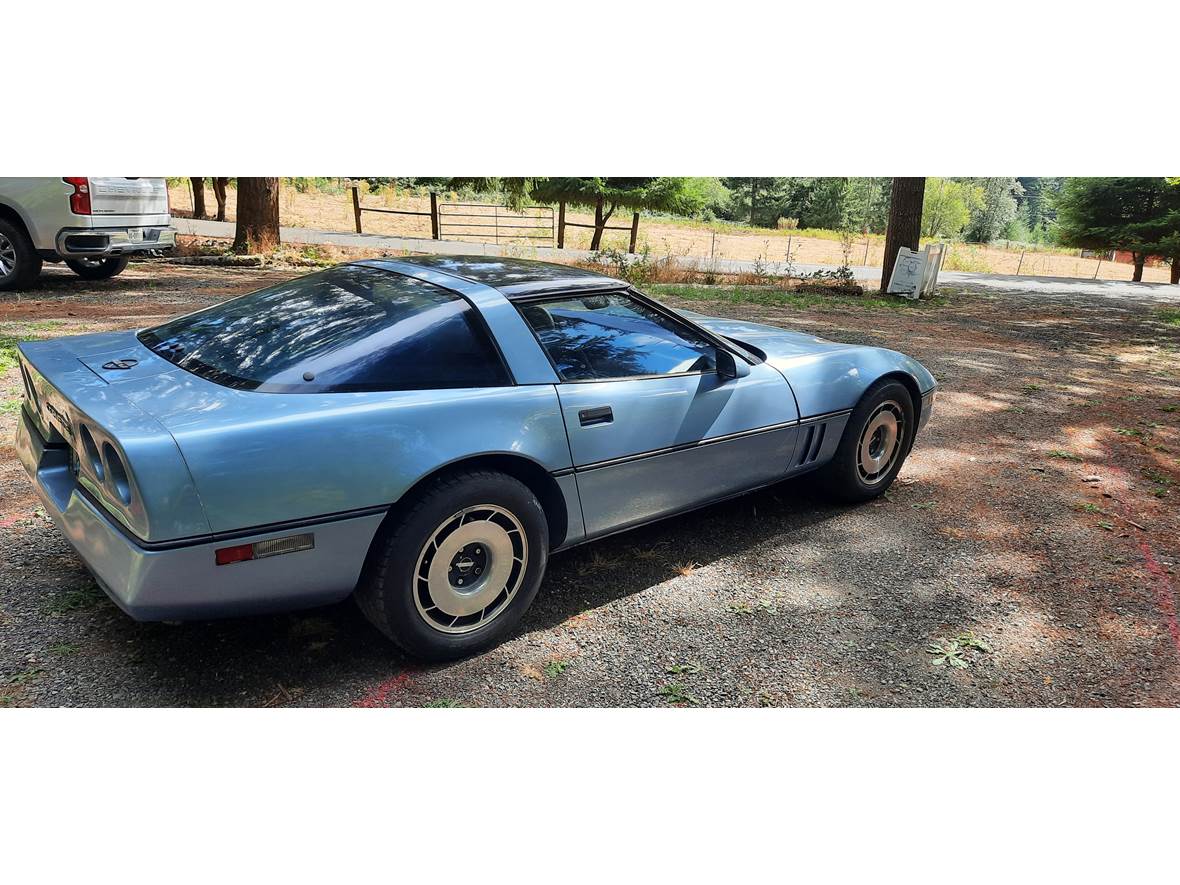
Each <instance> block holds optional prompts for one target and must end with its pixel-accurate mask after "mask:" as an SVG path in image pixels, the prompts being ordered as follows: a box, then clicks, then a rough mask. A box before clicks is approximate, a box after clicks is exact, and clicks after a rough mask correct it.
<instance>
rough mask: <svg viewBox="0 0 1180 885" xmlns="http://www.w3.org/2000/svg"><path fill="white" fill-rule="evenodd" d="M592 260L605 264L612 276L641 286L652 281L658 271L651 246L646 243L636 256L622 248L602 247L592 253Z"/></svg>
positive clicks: (607, 271) (595, 262)
mask: <svg viewBox="0 0 1180 885" xmlns="http://www.w3.org/2000/svg"><path fill="white" fill-rule="evenodd" d="M590 261H591V262H593V263H594V264H601V265H603V267H604V269H605V272H606V273H608V274H610V275H611V276H612V277H618V278H619V279H620V280H626V281H627V282H628V283H630V284H631V285H632V286H637V287H639V288H643V287H644V286H646V285H647V284H648V283H649V282H651V279H652V277H653V276H655V271H656V268H655V265H654V264H653V263H652V261H651V247H650V246H649V245H647V244H646V243H645V244H644V246H643V248H642V249H640V250H639V252H638V253H637V254H636V255H634V256H632V255H630V254H629V253H627V252H624V251H623V250H622V249H601V250H599V251H596V252H592V253H591V254H590Z"/></svg>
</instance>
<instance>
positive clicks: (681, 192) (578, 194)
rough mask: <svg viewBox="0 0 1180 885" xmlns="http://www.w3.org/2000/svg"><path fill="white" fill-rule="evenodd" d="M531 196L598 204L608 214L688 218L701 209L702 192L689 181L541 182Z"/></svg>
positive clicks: (613, 180)
mask: <svg viewBox="0 0 1180 885" xmlns="http://www.w3.org/2000/svg"><path fill="white" fill-rule="evenodd" d="M531 194H532V197H533V199H534V200H536V201H538V202H541V203H557V202H559V201H561V200H564V201H565V202H567V203H569V204H570V205H572V206H584V207H593V206H595V205H597V204H598V203H599V201H601V202H602V205H603V211H604V212H606V213H607V214H610V213H611V212H613V211H614V210H615V209H631V210H633V211H643V210H650V211H657V212H673V213H676V214H679V215H691V214H693V213H694V212H696V211H698V210H699V209H700V208H701V207H702V204H701V199H702V195H701V192H700V190H699V188H697V187H690V186H689V179H688V178H669V177H657V178H544V179H536V180H534V184H533V187H532V188H531Z"/></svg>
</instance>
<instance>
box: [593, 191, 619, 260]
mask: <svg viewBox="0 0 1180 885" xmlns="http://www.w3.org/2000/svg"><path fill="white" fill-rule="evenodd" d="M614 212H615V207H614V205H612V206H611V207H610V209H609V210H608V211H607V212H606V213H605V214H604V213H603V211H602V197H599V198H598V202H597V203H595V204H594V236H593V237H591V239H590V251H591V252H597V251H598V249H599V248H600V247H601V246H602V234H603V232H604V231H605V230H606V223H607V222H608V221H610V217H611V216H612V215H613V214H614Z"/></svg>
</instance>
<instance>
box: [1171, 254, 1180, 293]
mask: <svg viewBox="0 0 1180 885" xmlns="http://www.w3.org/2000/svg"><path fill="white" fill-rule="evenodd" d="M1171 276H1172V285H1173V286H1175V285H1180V255H1173V256H1172V273H1171Z"/></svg>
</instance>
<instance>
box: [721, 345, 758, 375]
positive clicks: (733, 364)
mask: <svg viewBox="0 0 1180 885" xmlns="http://www.w3.org/2000/svg"><path fill="white" fill-rule="evenodd" d="M749 374H750V366H749V364H748V363H747V362H746V361H745V360H739V359H738V358H737V357H736V356H734V355H733V354H732V353H730V352H729V351H728V350H721V349H718V350H717V375H718V377H719V378H720V379H721V380H722V381H732V380H734V379H735V378H745V377H746V376H747V375H749Z"/></svg>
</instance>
